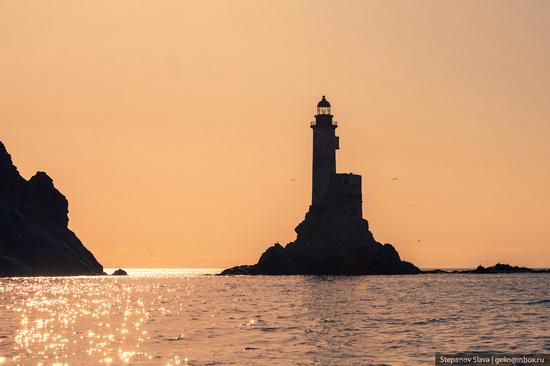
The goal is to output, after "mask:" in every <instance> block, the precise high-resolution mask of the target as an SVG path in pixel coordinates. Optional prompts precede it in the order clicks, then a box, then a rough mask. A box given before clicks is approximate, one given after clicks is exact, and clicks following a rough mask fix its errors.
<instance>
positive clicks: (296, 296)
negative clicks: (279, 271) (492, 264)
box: [0, 269, 550, 365]
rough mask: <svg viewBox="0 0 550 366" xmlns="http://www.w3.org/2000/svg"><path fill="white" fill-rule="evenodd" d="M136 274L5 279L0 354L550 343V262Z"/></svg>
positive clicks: (321, 353) (249, 353) (275, 358)
mask: <svg viewBox="0 0 550 366" xmlns="http://www.w3.org/2000/svg"><path fill="white" fill-rule="evenodd" d="M109 271H110V270H109ZM128 272H129V274H130V276H128V277H67V278H61V277H54V278H4V279H0V364H1V365H98V364H99V365H430V364H433V360H434V354H435V352H460V351H501V352H532V353H537V352H539V353H540V352H546V353H548V352H550V291H549V288H550V274H513V275H467V274H455V275H445V274H443V275H441V274H439V275H416V276H367V277H315V276H288V277H264V276H258V277H241V276H235V277H221V276H213V275H211V274H213V273H218V272H219V270H216V269H198V270H197V269H195V270H129V271H128Z"/></svg>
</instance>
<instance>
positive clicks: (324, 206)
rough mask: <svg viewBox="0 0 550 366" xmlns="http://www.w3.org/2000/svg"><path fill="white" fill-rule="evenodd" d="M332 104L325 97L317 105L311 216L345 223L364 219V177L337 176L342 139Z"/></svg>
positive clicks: (314, 125) (345, 174) (339, 174)
mask: <svg viewBox="0 0 550 366" xmlns="http://www.w3.org/2000/svg"><path fill="white" fill-rule="evenodd" d="M332 118H333V115H332V112H331V105H330V103H329V101H328V100H327V99H326V97H325V96H324V95H323V97H322V99H321V100H320V101H319V103H317V114H316V115H315V121H313V122H311V129H312V130H313V164H312V165H313V174H312V189H311V206H310V213H312V214H314V215H315V216H317V217H319V218H321V219H322V220H325V219H326V220H328V221H330V219H331V218H334V217H339V218H343V219H346V220H349V219H362V217H363V209H362V193H361V176H360V175H357V174H351V173H336V150H338V149H339V148H340V139H339V138H338V136H336V128H337V127H338V125H337V123H336V122H335V121H333V119H332Z"/></svg>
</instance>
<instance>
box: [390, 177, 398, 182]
mask: <svg viewBox="0 0 550 366" xmlns="http://www.w3.org/2000/svg"><path fill="white" fill-rule="evenodd" d="M391 181H392V182H399V178H397V177H395V178H392V179H391Z"/></svg>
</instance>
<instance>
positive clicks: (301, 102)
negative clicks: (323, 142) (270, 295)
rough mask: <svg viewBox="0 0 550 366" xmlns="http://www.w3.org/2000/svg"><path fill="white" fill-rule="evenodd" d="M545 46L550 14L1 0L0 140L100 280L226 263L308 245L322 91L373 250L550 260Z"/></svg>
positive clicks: (543, 4) (369, 4)
mask: <svg viewBox="0 0 550 366" xmlns="http://www.w3.org/2000/svg"><path fill="white" fill-rule="evenodd" d="M549 39H550V2H547V1H455V2H451V1H445V2H442V1H391V2H388V1H341V2H334V1H296V0H289V1H259V0H251V1H181V0H173V1H147V2H146V1H129V0H128V1H110V0H109V1H91V2H80V1H72V0H71V1H68V0H67V1H55V2H42V1H20V0H13V1H0V139H1V140H2V141H3V142H4V143H5V144H6V147H7V148H8V150H9V151H10V152H11V154H12V155H13V157H14V162H15V164H16V165H17V166H18V168H19V170H20V172H21V173H22V174H23V176H24V177H26V178H29V177H30V176H31V175H33V174H34V173H35V172H36V171H37V170H45V171H47V172H48V174H49V175H50V176H52V177H53V179H54V182H55V184H56V186H57V187H58V188H59V189H60V190H61V191H62V192H63V193H64V194H65V195H66V196H67V198H68V199H69V202H70V205H69V210H70V214H69V216H70V224H69V225H70V227H71V228H72V229H73V230H75V231H76V233H77V234H78V236H79V237H80V238H81V239H82V241H83V242H84V243H85V245H86V246H87V247H88V248H89V249H90V250H92V251H93V253H94V254H95V255H96V257H97V258H98V260H99V261H100V262H101V263H103V264H104V265H105V266H107V267H111V266H120V267H156V266H159V267H163V266H166V267H226V266H230V265H236V264H243V263H254V262H255V261H256V260H257V259H258V257H259V255H260V254H261V252H263V250H264V249H265V248H267V246H269V245H270V244H272V243H273V242H275V241H281V242H282V243H286V242H288V241H290V240H292V239H293V238H294V237H295V234H294V231H293V230H294V227H295V226H296V225H297V224H298V223H299V221H301V220H302V218H303V216H304V214H305V212H306V210H307V208H308V205H309V200H310V192H311V187H310V184H311V176H310V175H311V166H310V164H311V137H312V136H311V130H310V128H309V121H311V120H312V119H313V114H314V112H315V105H316V103H317V101H318V100H319V98H320V96H321V95H322V94H326V95H327V98H328V99H329V100H330V102H331V103H332V106H333V113H334V115H335V119H336V120H337V121H338V122H339V126H340V127H339V128H338V130H337V132H338V135H339V136H340V146H341V150H339V152H338V156H337V163H338V170H339V171H341V172H355V173H357V174H361V175H363V190H364V212H365V216H366V218H367V219H368V220H369V222H370V224H371V229H372V230H373V232H374V235H375V237H376V238H377V239H378V240H379V241H381V242H383V243H384V242H391V243H393V244H394V245H395V246H396V248H397V249H398V250H399V252H400V253H401V256H402V257H403V258H405V259H407V260H410V261H412V262H414V263H415V264H417V265H419V266H421V267H464V266H466V267H471V266H475V265H477V264H494V263H495V262H497V261H504V262H509V263H512V264H518V265H527V266H535V267H536V266H550V224H549V223H550V164H549V160H550V143H549V138H550V67H549V65H550V42H548V40H549ZM393 177H399V183H395V182H392V178H393ZM291 179H295V181H291ZM418 240H420V243H419V242H418Z"/></svg>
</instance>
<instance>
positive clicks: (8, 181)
mask: <svg viewBox="0 0 550 366" xmlns="http://www.w3.org/2000/svg"><path fill="white" fill-rule="evenodd" d="M67 214H68V202H67V199H66V198H65V196H63V195H62V194H61V193H60V192H59V191H58V190H57V189H56V188H55V187H54V185H53V181H52V179H51V178H50V177H49V176H48V175H47V174H46V173H44V172H38V173H36V174H35V175H34V176H33V177H32V178H31V179H29V180H28V181H27V180H25V179H24V178H23V177H21V175H20V174H19V172H18V171H17V168H16V167H15V166H14V165H13V163H12V160H11V156H10V155H9V154H8V152H7V151H6V148H5V147H4V144H3V143H2V142H0V276H3V277H5V276H60V275H96V274H103V266H102V265H101V264H99V262H98V261H97V260H96V259H95V258H94V256H93V254H92V253H91V252H90V251H89V250H87V249H86V248H85V247H84V245H82V243H81V242H80V240H79V239H78V238H77V236H76V235H75V234H74V233H73V232H72V231H71V230H69V229H68V228H67V225H68V222H69V218H68V216H67Z"/></svg>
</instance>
